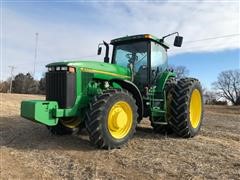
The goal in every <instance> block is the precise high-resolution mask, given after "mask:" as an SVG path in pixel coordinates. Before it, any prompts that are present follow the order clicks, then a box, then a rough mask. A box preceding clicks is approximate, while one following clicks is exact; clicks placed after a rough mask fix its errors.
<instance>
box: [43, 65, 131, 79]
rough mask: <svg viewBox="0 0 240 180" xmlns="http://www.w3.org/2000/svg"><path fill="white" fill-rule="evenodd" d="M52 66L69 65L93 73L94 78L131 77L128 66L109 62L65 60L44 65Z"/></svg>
mask: <svg viewBox="0 0 240 180" xmlns="http://www.w3.org/2000/svg"><path fill="white" fill-rule="evenodd" d="M52 66H71V67H75V68H76V69H77V70H80V71H81V72H87V73H93V74H94V77H95V78H101V79H113V78H117V79H119V78H120V79H127V80H130V79H131V71H130V69H129V68H126V67H122V66H119V65H116V64H109V63H104V62H97V61H66V62H56V63H51V64H48V65H47V66H46V67H52Z"/></svg>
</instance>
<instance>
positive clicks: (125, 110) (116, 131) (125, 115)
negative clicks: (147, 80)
mask: <svg viewBox="0 0 240 180" xmlns="http://www.w3.org/2000/svg"><path fill="white" fill-rule="evenodd" d="M132 123H133V112H132V108H131V106H130V105H129V104H128V103H127V102H125V101H118V102H117V103H115V104H114V105H113V106H112V108H111V109H110V111H109V114H108V130H109V132H110V134H111V135H112V137H114V138H115V139H122V138H124V137H125V136H126V135H127V134H128V133H129V131H130V129H131V127H132Z"/></svg>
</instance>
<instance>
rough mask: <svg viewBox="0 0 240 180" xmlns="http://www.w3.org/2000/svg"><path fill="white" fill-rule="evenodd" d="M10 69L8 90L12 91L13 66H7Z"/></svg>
mask: <svg viewBox="0 0 240 180" xmlns="http://www.w3.org/2000/svg"><path fill="white" fill-rule="evenodd" d="M8 67H9V68H10V69H11V80H10V87H9V92H10V93H12V81H13V70H14V69H15V68H16V67H15V66H8Z"/></svg>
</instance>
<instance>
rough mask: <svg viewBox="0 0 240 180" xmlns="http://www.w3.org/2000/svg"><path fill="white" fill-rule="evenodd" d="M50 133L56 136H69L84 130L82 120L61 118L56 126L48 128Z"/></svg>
mask: <svg viewBox="0 0 240 180" xmlns="http://www.w3.org/2000/svg"><path fill="white" fill-rule="evenodd" d="M47 128H48V129H49V131H50V132H51V133H52V134H55V135H68V134H72V133H74V132H77V131H79V129H80V128H82V123H81V120H80V118H60V119H59V121H58V124H57V125H56V126H47Z"/></svg>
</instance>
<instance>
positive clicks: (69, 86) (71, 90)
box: [46, 71, 76, 108]
mask: <svg viewBox="0 0 240 180" xmlns="http://www.w3.org/2000/svg"><path fill="white" fill-rule="evenodd" d="M46 100H49V101H57V102H58V105H59V107H60V108H70V107H72V106H73V105H74V102H75V100H76V75H75V73H70V72H67V71H52V72H47V73H46Z"/></svg>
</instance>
